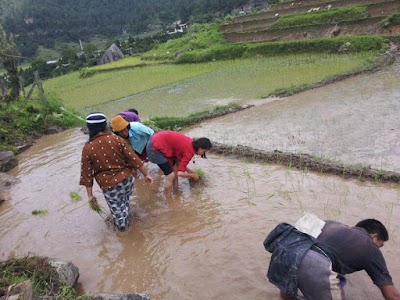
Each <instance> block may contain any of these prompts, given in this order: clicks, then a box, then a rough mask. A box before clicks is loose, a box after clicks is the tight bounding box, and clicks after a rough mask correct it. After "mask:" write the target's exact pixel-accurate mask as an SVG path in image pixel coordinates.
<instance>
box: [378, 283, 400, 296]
mask: <svg viewBox="0 0 400 300" xmlns="http://www.w3.org/2000/svg"><path fill="white" fill-rule="evenodd" d="M378 287H379V289H380V290H381V292H382V295H383V297H384V298H385V300H400V292H399V291H398V290H397V288H396V287H395V286H394V285H378Z"/></svg>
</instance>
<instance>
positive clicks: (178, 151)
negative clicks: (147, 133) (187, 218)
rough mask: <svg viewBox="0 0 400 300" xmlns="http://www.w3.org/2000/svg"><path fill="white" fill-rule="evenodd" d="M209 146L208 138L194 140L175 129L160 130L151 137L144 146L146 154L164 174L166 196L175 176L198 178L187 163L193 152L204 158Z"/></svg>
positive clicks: (175, 179)
mask: <svg viewBox="0 0 400 300" xmlns="http://www.w3.org/2000/svg"><path fill="white" fill-rule="evenodd" d="M211 147H212V144H211V141H210V140H209V139H208V138H205V137H202V138H199V139H196V140H194V139H192V138H190V137H188V136H186V135H184V134H182V133H179V132H175V131H161V132H158V133H155V134H154V135H153V136H152V137H151V139H150V140H149V142H148V143H147V146H146V150H147V156H148V159H149V160H150V161H151V162H152V163H155V164H157V165H158V166H159V167H160V169H161V170H162V171H163V172H164V175H165V176H166V177H165V185H164V190H165V194H166V195H167V196H169V195H171V193H172V186H173V183H174V181H175V182H177V176H179V177H186V178H189V179H193V180H194V181H196V180H198V179H199V176H198V175H197V174H196V173H195V172H194V171H192V170H191V169H189V168H188V167H187V165H188V163H189V162H190V160H191V159H192V158H193V156H194V155H195V154H197V155H200V156H201V157H203V158H206V152H207V151H208V150H210V149H211ZM176 163H177V164H178V167H177V171H176V173H177V174H175V172H174V168H173V167H174V165H175V164H176ZM176 175H177V176H176Z"/></svg>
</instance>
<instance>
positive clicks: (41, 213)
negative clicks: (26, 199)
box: [32, 209, 48, 215]
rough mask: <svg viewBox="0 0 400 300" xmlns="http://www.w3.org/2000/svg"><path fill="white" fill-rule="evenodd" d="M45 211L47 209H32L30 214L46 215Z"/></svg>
mask: <svg viewBox="0 0 400 300" xmlns="http://www.w3.org/2000/svg"><path fill="white" fill-rule="evenodd" d="M47 213H48V211H47V209H35V210H33V211H32V215H46V214H47Z"/></svg>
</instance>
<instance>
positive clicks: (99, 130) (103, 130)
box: [80, 113, 153, 231]
mask: <svg viewBox="0 0 400 300" xmlns="http://www.w3.org/2000/svg"><path fill="white" fill-rule="evenodd" d="M86 125H87V128H88V129H89V141H88V142H87V143H86V144H85V145H84V147H83V150H82V159H81V178H80V185H84V186H85V187H86V192H87V195H88V200H89V203H91V202H92V201H93V199H95V198H94V197H93V182H94V180H96V182H97V183H98V185H99V186H100V188H101V189H102V192H103V195H104V198H105V199H106V202H107V204H108V207H109V208H110V211H111V214H112V217H113V219H114V224H115V226H116V228H117V229H118V230H119V231H125V230H127V229H128V226H129V222H130V216H129V210H130V197H131V195H132V190H133V184H134V178H133V176H132V172H131V170H132V169H133V168H136V169H139V170H140V172H142V173H143V175H144V176H145V180H146V182H147V183H148V184H149V185H152V184H153V178H152V177H151V176H150V175H149V173H148V172H147V170H146V168H145V166H144V164H143V162H142V160H141V159H140V158H139V157H138V156H137V155H136V154H135V153H134V151H133V150H132V149H131V147H130V146H129V145H128V143H127V142H126V141H125V140H124V139H123V138H122V137H119V136H117V135H115V134H112V133H111V132H110V131H109V130H108V129H107V118H106V116H105V115H104V114H102V113H91V114H89V115H88V116H87V117H86Z"/></svg>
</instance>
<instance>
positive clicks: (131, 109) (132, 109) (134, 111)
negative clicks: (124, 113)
mask: <svg viewBox="0 0 400 300" xmlns="http://www.w3.org/2000/svg"><path fill="white" fill-rule="evenodd" d="M128 111H130V112H133V113H135V114H137V115H138V116H139V112H138V111H137V109H135V108H129V109H128Z"/></svg>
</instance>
